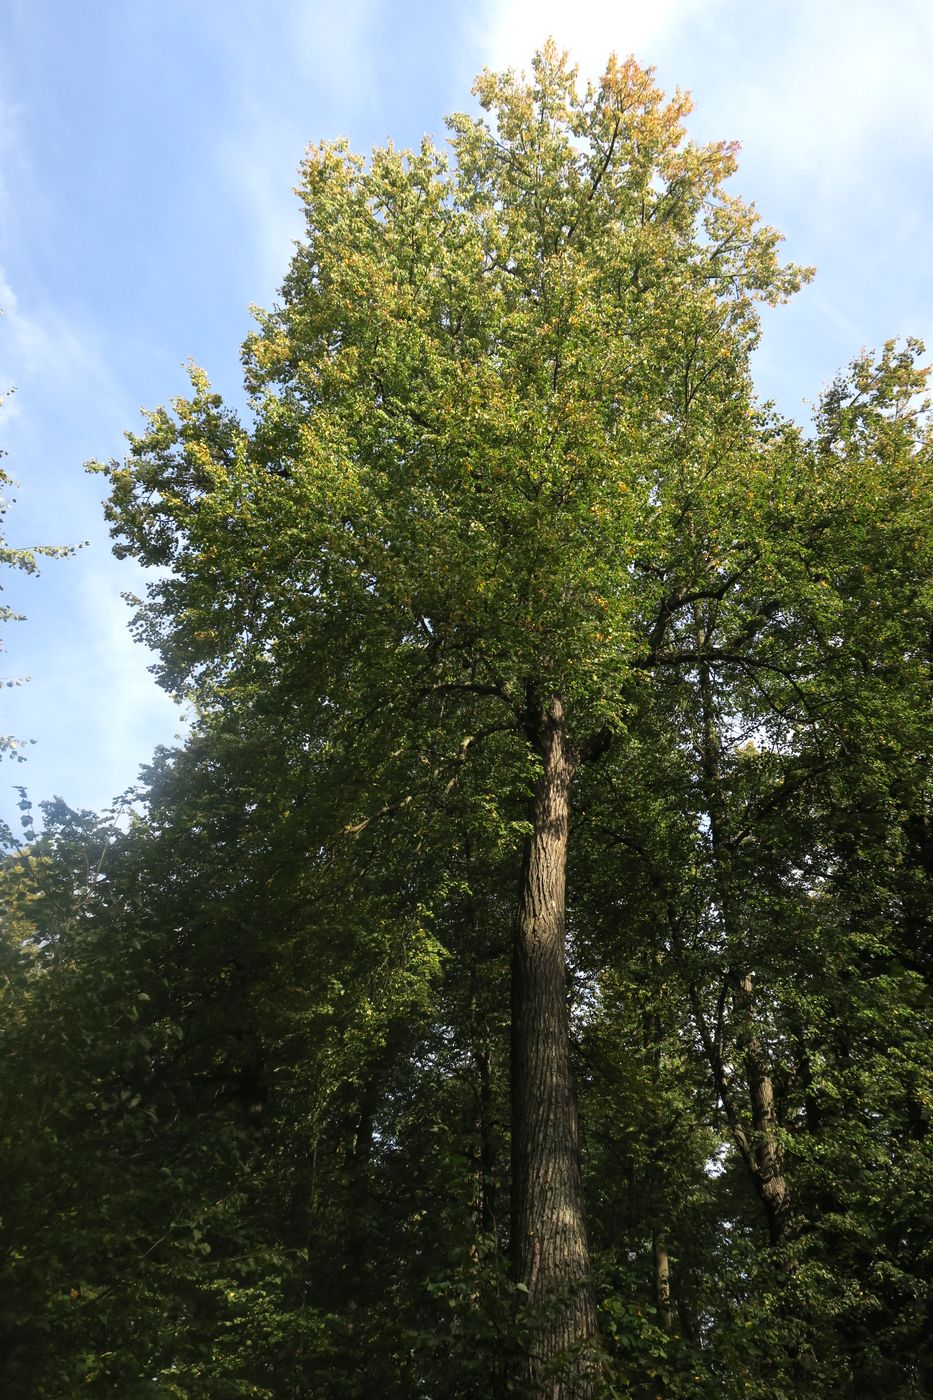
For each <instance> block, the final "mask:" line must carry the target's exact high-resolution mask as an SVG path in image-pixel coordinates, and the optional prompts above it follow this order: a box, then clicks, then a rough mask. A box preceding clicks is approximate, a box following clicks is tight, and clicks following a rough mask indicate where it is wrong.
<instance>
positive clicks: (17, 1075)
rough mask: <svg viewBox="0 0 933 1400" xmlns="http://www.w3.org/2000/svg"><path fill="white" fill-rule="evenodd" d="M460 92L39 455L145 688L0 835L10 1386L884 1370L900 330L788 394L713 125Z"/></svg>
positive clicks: (826, 1391)
mask: <svg viewBox="0 0 933 1400" xmlns="http://www.w3.org/2000/svg"><path fill="white" fill-rule="evenodd" d="M475 91H476V95H477V97H478V99H479V104H480V111H479V115H463V114H461V115H456V116H454V117H452V118H450V119H449V131H450V140H449V150H448V151H447V152H445V151H442V150H440V149H438V148H436V147H435V146H434V145H432V144H431V143H430V142H428V141H425V142H424V143H423V144H422V146H421V147H420V149H418V150H415V151H400V150H396V149H394V148H393V147H392V146H386V147H384V148H380V149H376V150H374V151H373V152H372V154H371V156H370V157H368V158H365V159H364V158H362V157H359V156H357V155H355V154H354V153H353V152H352V151H351V150H350V149H349V147H348V145H347V144H346V143H344V142H336V143H329V144H328V143H324V144H321V145H319V146H314V147H312V148H310V150H309V152H308V155H307V158H306V161H305V163H304V166H303V169H302V175H301V183H300V188H299V191H298V193H299V196H300V198H301V201H302V204H303V208H304V215H305V228H304V235H303V238H302V239H301V241H300V242H299V244H298V245H297V247H296V251H295V254H294V257H293V259H292V263H291V267H290V269H289V271H288V274H287V276H286V278H285V281H284V283H283V285H282V288H281V292H280V297H279V301H278V302H277V304H276V305H275V306H274V307H273V308H272V309H271V310H270V311H268V312H260V313H257V324H256V329H255V331H254V332H253V334H251V335H250V337H249V338H248V339H247V341H246V343H245V345H244V346H243V366H244V374H245V384H246V388H247V392H248V396H249V411H248V413H247V414H238V413H237V412H235V411H234V410H233V409H232V408H231V407H229V406H228V405H225V404H224V402H223V401H222V399H221V398H220V396H219V395H217V394H216V393H215V392H214V391H213V390H212V388H211V385H210V383H209V381H208V378H207V376H206V374H205V373H204V372H203V371H202V370H201V369H199V368H196V367H192V370H191V391H190V394H189V395H188V396H187V397H185V398H179V399H176V400H175V401H173V403H172V404H171V405H170V406H169V407H167V408H162V409H158V410H156V411H155V412H153V413H150V414H148V415H147V416H146V420H145V423H144V425H143V427H142V429H141V430H140V431H139V432H137V433H134V434H131V435H129V450H128V453H127V456H126V457H125V459H124V460H123V461H122V462H111V463H109V464H104V465H99V466H98V467H97V469H98V470H100V471H102V472H104V473H105V474H106V476H107V478H108V481H109V489H110V496H109V501H108V504H107V507H106V510H107V516H108V519H109V521H110V524H111V527H112V532H113V536H114V541H115V549H116V551H117V553H118V554H121V555H123V556H130V557H132V558H134V559H136V560H138V561H140V562H141V563H142V564H143V565H145V566H147V567H149V568H150V569H151V570H152V575H151V576H152V580H153V581H152V582H151V583H150V584H149V586H148V590H147V592H146V595H145V597H143V598H141V599H138V600H136V615H135V623H134V626H135V630H136V633H137V635H138V636H139V637H141V638H142V639H144V640H145V641H146V642H147V643H148V644H149V645H150V646H151V647H152V648H153V649H154V651H155V653H156V655H157V658H158V661H157V674H158V676H159V679H160V681H161V683H162V684H163V685H164V686H165V687H166V688H167V689H169V690H170V691H172V692H173V693H178V694H183V695H185V696H186V697H187V698H188V699H189V700H190V701H191V703H192V705H193V706H194V707H195V711H196V715H197V721H196V724H195V726H194V728H193V731H192V734H191V737H190V738H189V740H188V741H187V742H186V743H185V745H184V746H183V747H181V748H179V749H176V750H172V751H169V750H163V751H160V752H158V753H157V754H156V756H155V757H154V759H153V762H152V763H151V765H150V766H149V767H148V768H147V769H146V770H145V772H144V780H143V783H142V785H141V788H140V791H139V794H138V798H139V800H138V803H137V806H136V808H135V809H134V810H133V812H132V813H131V815H130V816H129V817H128V819H124V820H121V821H116V820H113V819H111V818H110V817H107V816H104V817H98V816H95V815H94V814H91V813H87V812H78V813H76V812H73V811H70V810H69V809H68V808H66V807H65V806H64V804H60V803H58V804H46V809H45V825H44V829H43V831H42V833H41V834H40V835H36V834H35V833H32V832H31V831H30V833H27V838H28V839H27V840H26V841H25V843H23V844H18V845H17V844H16V843H11V846H10V849H9V853H8V855H7V858H6V860H5V863H4V865H3V868H2V871H0V900H2V908H3V915H4V917H3V933H2V937H3V942H2V947H0V956H2V959H3V968H2V970H3V991H2V997H3V1002H4V1014H3V1021H2V1025H0V1037H2V1039H3V1042H4V1044H3V1051H4V1053H3V1056H2V1058H0V1064H2V1066H3V1068H2V1069H0V1075H2V1087H0V1100H2V1104H3V1108H2V1135H3V1141H4V1158H5V1166H4V1168H3V1171H2V1179H0V1214H2V1223H0V1290H2V1294H3V1299H4V1305H3V1308H2V1310H0V1318H2V1321H0V1376H2V1377H3V1380H4V1385H5V1388H6V1389H5V1393H6V1394H8V1395H10V1396H13V1397H19V1396H22V1397H27V1396H28V1397H46V1398H47V1400H60V1397H62V1396H67V1395H72V1394H75V1395H77V1394H82V1395H83V1394H89V1395H94V1394H100V1395H110V1394H113V1395H119V1396H121V1397H127V1400H134V1397H146V1396H153V1397H155V1396H190V1397H204V1400H214V1398H215V1397H227V1396H229V1397H234V1396H244V1397H245V1396H253V1397H268V1398H269V1400H286V1397H287V1398H288V1400H291V1398H292V1397H294V1398H295V1400H297V1398H298V1397H327V1398H328V1400H329V1398H330V1397H334V1400H344V1398H345V1400H365V1397H371V1396H373V1395H381V1396H384V1397H386V1400H391V1398H393V1397H398V1400H403V1397H415V1396H424V1397H431V1398H432V1400H445V1398H446V1397H451V1398H452V1400H455V1398H456V1397H486V1396H523V1395H524V1396H528V1397H534V1400H544V1397H550V1400H569V1397H597V1396H605V1397H618V1398H619V1400H622V1398H623V1397H631V1398H632V1400H636V1398H637V1400H649V1398H650V1400H653V1397H656V1396H658V1395H663V1396H664V1397H667V1400H675V1398H676V1397H685V1398H686V1397H700V1398H702V1397H710V1398H711V1400H712V1397H717V1400H720V1397H723V1396H728V1397H761V1400H782V1397H787V1400H791V1397H799V1396H806V1395H813V1396H816V1395H820V1396H825V1397H839V1398H840V1400H842V1397H852V1398H853V1400H855V1397H860V1396H871V1395H885V1396H890V1397H901V1398H902V1400H907V1397H912V1396H922V1395H924V1394H927V1393H929V1388H930V1386H931V1384H933V1354H931V1352H930V1344H929V1336H930V1335H931V1334H933V1329H931V1325H930V1324H931V1321H933V1317H931V1311H933V1310H931V1292H930V1282H929V1280H930V1278H931V1276H933V1221H931V1215H930V1204H929V1203H930V1199H931V1189H933V1156H931V1153H933V1137H931V1134H930V1114H931V1108H933V1096H931V1093H933V1085H931V1065H930V1053H929V1043H930V974H931V951H933V949H931V942H930V928H929V918H928V910H929V879H930V872H931V857H933V831H931V813H930V768H929V733H930V728H929V666H930V638H931V615H930V603H931V592H930V578H931V558H930V555H931V540H933V530H931V524H933V521H931V509H930V506H931V491H930V486H931V481H930V477H931V431H930V421H929V416H928V409H927V403H926V399H925V397H924V385H925V377H926V370H925V368H924V366H923V353H924V352H923V347H922V346H921V345H920V344H919V343H918V342H915V341H908V342H906V343H900V344H899V343H895V342H893V341H892V342H889V343H888V344H886V345H884V346H883V347H882V348H881V350H880V351H879V352H878V353H875V354H867V353H864V352H863V353H861V354H860V355H859V356H858V358H856V359H855V360H854V362H853V363H852V364H851V365H850V366H849V368H848V369H846V370H845V371H843V372H842V373H841V374H840V375H839V377H838V379H837V380H836V381H835V382H834V383H833V384H832V385H831V386H830V388H829V389H828V390H827V391H826V392H825V393H824V394H823V396H822V398H821V399H820V400H819V403H818V406H817V410H816V413H815V417H814V421H813V423H812V425H810V426H809V427H806V428H804V427H802V426H800V425H797V424H795V423H793V422H791V421H788V420H787V419H786V418H784V417H782V416H781V415H780V414H779V413H778V412H777V410H776V409H775V407H774V406H773V405H772V404H770V403H768V402H764V401H762V400H761V399H760V398H759V396H758V395H757V394H756V391H755V387H754V384H753V382H752V377H751V372H750V357H751V354H752V352H753V350H754V349H755V347H756V345H757V344H758V340H759V335H760V322H759V308H760V306H761V305H762V304H765V305H769V306H771V305H776V304H778V303H780V302H782V301H784V300H785V299H786V298H788V297H789V296H791V295H793V293H794V292H795V291H796V290H797V289H798V288H799V287H800V285H801V283H802V282H803V281H804V280H806V279H807V278H808V277H809V276H810V271H809V270H808V269H805V268H798V267H795V266H793V265H789V264H785V263H783V262H782V261H781V259H780V256H779V245H780V239H779V236H778V234H777V233H776V232H775V231H774V230H772V229H770V228H768V227H767V226H766V225H764V224H763V223H762V222H761V221H760V219H759V216H758V214H757V211H756V209H755V207H754V205H752V204H749V203H746V202H744V201H743V200H742V199H740V198H738V197H737V196H736V195H734V194H732V193H731V192H730V191H729V189H727V184H728V182H729V181H730V179H731V177H732V176H733V175H734V174H735V171H736V165H737V161H736V148H735V146H734V145H732V144H730V143H725V142H724V143H718V144H713V145H705V146H704V145H697V144H696V143H694V142H692V141H691V140H689V139H688V136H687V132H686V126H685V122H686V119H687V117H688V115H689V112H690V101H689V99H688V98H687V97H686V96H685V95H683V94H681V93H679V92H678V93H675V94H674V95H673V96H672V97H668V96H666V95H665V94H664V93H663V92H661V91H660V89H659V88H658V87H657V85H656V83H655V80H654V76H653V73H652V71H651V70H648V69H642V68H640V67H639V66H638V65H637V64H636V63H635V61H634V60H633V59H628V60H626V61H625V62H617V61H616V60H615V59H614V58H613V59H611V60H610V62H609V64H608V67H607V69H606V72H605V74H604V76H603V78H602V80H601V82H600V83H599V84H598V85H597V86H595V87H592V86H591V87H588V88H586V89H583V88H581V86H580V84H579V83H578V80H577V76H576V74H575V72H574V70H573V69H572V68H571V66H570V65H569V63H568V61H567V59H566V57H565V56H563V55H561V54H560V53H559V52H558V51H557V49H556V48H555V47H554V46H553V45H548V46H546V47H545V48H544V49H543V50H542V51H541V52H540V53H539V54H538V55H536V57H535V60H534V64H533V71H532V75H531V77H530V78H525V77H523V76H519V75H516V74H515V73H513V72H508V73H505V74H493V73H484V74H483V75H482V76H481V77H480V78H479V80H478V82H477V85H476V89H475ZM25 801H26V799H25V798H24V802H25Z"/></svg>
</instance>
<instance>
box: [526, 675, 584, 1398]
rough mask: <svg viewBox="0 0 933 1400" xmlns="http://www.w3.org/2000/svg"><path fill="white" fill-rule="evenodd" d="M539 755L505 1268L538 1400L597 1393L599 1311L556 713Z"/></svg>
mask: <svg viewBox="0 0 933 1400" xmlns="http://www.w3.org/2000/svg"><path fill="white" fill-rule="evenodd" d="M529 733H530V734H531V735H532V736H533V739H534V742H535V745H536V747H537V749H538V752H539V754H540V757H541V762H542V771H541V776H540V778H539V780H538V782H537V785H536V787H535V793H534V800H533V810H532V832H531V835H530V836H529V837H528V838H527V842H526V849H525V859H524V864H523V874H522V884H521V892H520V897H519V906H518V915H517V918H516V921H515V936H514V942H513V951H512V1041H511V1072H512V1073H511V1094H512V1220H511V1224H512V1264H513V1272H514V1278H515V1281H516V1282H517V1283H518V1284H520V1285H523V1286H524V1287H525V1288H526V1289H527V1290H528V1297H529V1301H530V1303H531V1304H532V1305H533V1306H534V1307H536V1308H537V1310H538V1313H539V1325H538V1327H537V1328H536V1329H535V1331H534V1334H533V1339H532V1342H531V1347H530V1355H529V1356H528V1359H527V1375H526V1378H525V1379H526V1380H528V1381H529V1382H530V1387H531V1389H530V1393H531V1394H532V1395H533V1396H535V1397H536V1400H545V1397H547V1400H571V1397H573V1400H578V1398H580V1397H586V1396H589V1395H591V1394H592V1393H593V1388H594V1384H595V1371H594V1366H593V1362H592V1360H591V1358H590V1357H588V1356H587V1354H586V1353H587V1351H588V1349H589V1344H590V1343H591V1342H592V1340H593V1339H594V1338H595V1335H596V1305H595V1298H594V1294H593V1288H592V1284H591V1282H590V1256H589V1246H588V1243H587V1234H586V1221H585V1218H584V1208H583V1192H582V1185H581V1178H580V1147H579V1135H578V1128H577V1108H576V1100H575V1094H574V1086H573V1080H572V1075H571V1069H570V1045H569V1018H568V1010H567V984H566V970H565V961H564V932H565V878H566V865H567V831H568V817H569V805H570V785H571V782H572V779H573V775H574V771H575V768H576V766H577V761H578V760H577V756H576V755H575V754H574V753H573V752H572V751H571V749H570V746H569V744H568V741H567V735H566V729H565V722H564V710H563V705H562V703H561V701H560V699H559V698H558V697H554V698H552V700H551V701H550V703H549V704H548V705H547V707H546V708H541V709H539V711H538V712H537V713H536V714H534V715H533V716H532V717H531V718H530V720H529Z"/></svg>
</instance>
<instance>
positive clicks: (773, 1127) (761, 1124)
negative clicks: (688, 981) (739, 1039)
mask: <svg viewBox="0 0 933 1400" xmlns="http://www.w3.org/2000/svg"><path fill="white" fill-rule="evenodd" d="M736 1009H737V1010H738V1012H739V1013H740V1022H741V1024H742V1025H743V1027H744V1028H745V1034H744V1036H743V1039H744V1050H745V1078H746V1080H747V1082H748V1095H749V1100H750V1103H751V1110H752V1128H753V1130H754V1136H753V1140H752V1153H753V1160H754V1166H755V1173H754V1184H755V1189H756V1190H757V1192H758V1196H759V1198H760V1200H761V1204H762V1205H763V1206H764V1211H765V1218H766V1220H767V1222H768V1236H769V1238H770V1241H771V1244H772V1245H780V1244H782V1243H783V1242H784V1240H785V1238H786V1236H787V1234H788V1232H789V1230H790V1224H791V1214H790V1192H789V1190H788V1187H787V1181H786V1179H785V1177H784V1165H783V1157H784V1154H783V1151H782V1149H781V1143H780V1138H779V1136H778V1122H777V1115H776V1113H775V1110H774V1084H773V1082H772V1079H771V1074H770V1072H769V1070H768V1063H767V1059H766V1057H765V1052H764V1048H763V1046H762V1044H761V1041H760V1039H759V1037H758V1035H757V1034H756V1032H755V1030H754V993H753V984H752V978H751V976H750V975H749V974H746V975H745V976H744V977H742V978H741V979H740V980H739V984H738V990H737V994H736Z"/></svg>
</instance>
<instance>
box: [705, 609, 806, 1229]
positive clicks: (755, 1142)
mask: <svg viewBox="0 0 933 1400" xmlns="http://www.w3.org/2000/svg"><path fill="white" fill-rule="evenodd" d="M696 625H697V647H698V649H702V648H703V646H705V645H706V643H707V641H708V636H707V632H706V629H705V628H703V627H702V625H701V622H700V619H699V614H697V616H696ZM700 700H701V720H702V734H701V739H700V759H701V765H702V773H703V785H704V789H705V797H706V808H707V815H708V818H709V834H710V843H711V849H712V857H713V872H714V878H715V881H716V890H717V898H718V902H719V914H720V918H721V920H722V926H723V932H724V933H725V936H726V943H727V946H728V947H729V948H730V949H731V950H732V954H733V956H734V957H735V956H736V955H737V956H738V958H739V959H741V962H740V964H739V965H740V966H741V965H742V963H745V962H746V949H745V943H746V940H745V937H744V934H743V930H742V921H741V918H740V916H739V914H738V912H737V900H736V895H735V890H734V887H733V874H732V871H731V869H730V864H729V860H730V856H729V852H728V849H727V847H728V842H727V835H726V833H727V825H728V822H727V812H726V803H725V797H724V793H723V779H722V773H721V771H720V739H719V733H718V730H717V727H716V706H715V700H714V696H713V686H712V678H711V676H710V671H709V667H708V666H705V665H704V666H701V667H700ZM730 980H731V983H732V995H733V1005H734V1008H735V1017H736V1036H735V1039H736V1045H737V1048H738V1049H739V1051H740V1053H741V1055H742V1058H743V1061H744V1064H743V1069H744V1071H745V1081H746V1085H747V1088H748V1108H749V1110H750V1113H749V1117H750V1119H751V1133H750V1134H747V1133H746V1132H745V1131H744V1130H743V1129H742V1127H741V1126H740V1122H739V1115H738V1112H737V1108H736V1105H735V1101H734V1096H733V1095H732V1092H731V1089H729V1088H727V1085H726V1074H725V1069H724V1066H723V1063H722V1056H721V1052H720V1051H718V1050H717V1051H716V1052H715V1055H714V1057H713V1058H712V1059H711V1066H712V1068H713V1073H714V1075H715V1076H716V1079H717V1087H718V1089H719V1092H720V1097H721V1098H722V1101H723V1105H724V1107H725V1109H726V1116H727V1119H728V1121H729V1125H730V1128H731V1129H732V1134H733V1137H734V1139H735V1141H736V1145H737V1146H738V1148H739V1150H740V1152H741V1155H742V1160H743V1161H744V1162H745V1165H746V1167H747V1169H748V1173H749V1176H750V1178H751V1183H752V1186H753V1187H754V1190H755V1192H756V1194H757V1196H758V1199H759V1200H760V1201H761V1204H762V1207H763V1208H764V1213H765V1219H766V1221H767V1225H768V1238H769V1240H770V1242H771V1244H772V1246H777V1245H780V1244H782V1243H783V1242H784V1240H785V1239H786V1237H787V1235H788V1233H789V1231H790V1225H791V1210H790V1205H791V1202H790V1192H789V1190H788V1186H787V1181H786V1179H785V1177H784V1171H783V1152H782V1149H781V1143H780V1137H779V1134H778V1121H777V1115H776V1112H775V1105H774V1084H773V1080H772V1077H771V1071H770V1067H769V1064H768V1057H767V1053H766V1050H765V1047H764V1044H763V1042H762V1040H761V1037H760V1035H759V1033H758V1029H757V1027H756V1024H755V998H754V986H753V979H752V974H751V972H750V971H749V970H748V968H747V966H746V967H743V968H742V971H741V972H739V973H738V974H736V975H735V976H733V977H732V978H731V979H730ZM706 1038H707V1039H708V1037H706Z"/></svg>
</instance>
